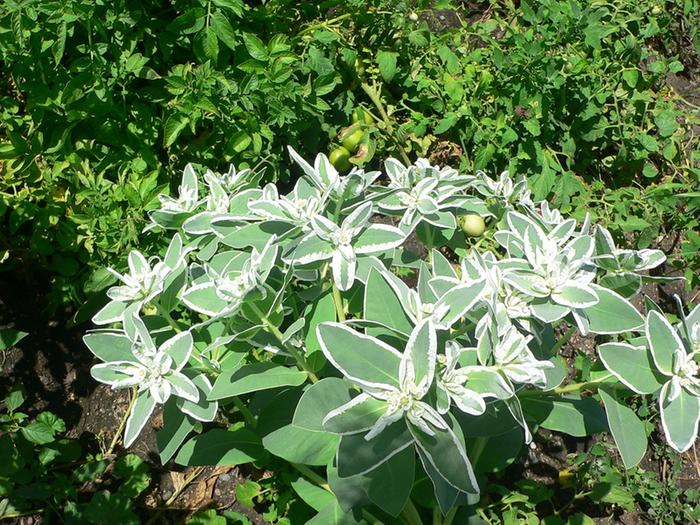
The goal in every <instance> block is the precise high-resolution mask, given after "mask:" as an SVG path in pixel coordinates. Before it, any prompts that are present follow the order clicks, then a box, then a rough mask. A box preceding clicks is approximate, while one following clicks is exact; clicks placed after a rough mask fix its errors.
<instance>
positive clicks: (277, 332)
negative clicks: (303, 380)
mask: <svg viewBox="0 0 700 525" xmlns="http://www.w3.org/2000/svg"><path fill="white" fill-rule="evenodd" d="M249 306H250V308H251V310H253V311H254V312H255V314H256V315H257V316H258V317H259V318H260V321H261V322H262V323H263V325H264V327H265V330H267V331H268V332H269V333H271V334H272V335H274V336H275V338H276V339H277V340H278V341H279V342H280V344H281V345H282V346H283V347H284V348H285V350H287V352H289V353H290V354H291V355H292V357H294V359H295V360H296V362H297V364H298V365H299V367H300V368H301V369H302V370H303V371H304V372H306V373H307V375H308V376H309V379H311V382H312V383H318V377H317V376H316V374H314V372H313V370H311V368H309V365H308V364H307V362H306V359H304V356H303V355H301V354H300V353H299V351H298V350H297V349H296V348H294V347H292V346H289V345H287V344H286V343H285V342H284V334H283V333H282V332H280V330H279V328H277V327H276V326H275V325H274V324H272V322H270V320H269V319H268V318H267V316H266V315H265V314H264V313H263V312H262V310H260V308H258V307H257V305H256V304H255V303H250V304H249Z"/></svg>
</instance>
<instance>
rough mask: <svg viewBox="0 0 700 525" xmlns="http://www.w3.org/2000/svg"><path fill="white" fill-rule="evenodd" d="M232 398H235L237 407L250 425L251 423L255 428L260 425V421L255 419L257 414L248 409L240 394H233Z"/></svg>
mask: <svg viewBox="0 0 700 525" xmlns="http://www.w3.org/2000/svg"><path fill="white" fill-rule="evenodd" d="M231 399H232V400H233V404H234V405H236V408H237V409H238V411H239V412H240V413H241V415H242V416H243V419H245V422H246V423H248V425H250V426H251V427H253V428H255V427H256V426H258V422H257V421H256V420H255V416H254V415H253V413H252V412H251V411H250V410H249V409H248V407H247V406H245V403H243V401H241V398H240V397H238V396H233V397H232V398H231Z"/></svg>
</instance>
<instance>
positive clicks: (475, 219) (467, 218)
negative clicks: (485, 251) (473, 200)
mask: <svg viewBox="0 0 700 525" xmlns="http://www.w3.org/2000/svg"><path fill="white" fill-rule="evenodd" d="M457 222H458V223H459V226H460V227H461V228H462V231H463V232H464V233H465V234H466V235H467V237H481V236H482V235H483V234H484V231H485V230H486V223H485V222H484V219H483V218H482V217H481V216H480V215H474V214H470V215H460V216H459V217H457Z"/></svg>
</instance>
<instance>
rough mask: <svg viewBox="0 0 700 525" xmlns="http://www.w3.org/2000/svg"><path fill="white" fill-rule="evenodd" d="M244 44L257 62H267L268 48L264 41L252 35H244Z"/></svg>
mask: <svg viewBox="0 0 700 525" xmlns="http://www.w3.org/2000/svg"><path fill="white" fill-rule="evenodd" d="M243 43H244V44H245V48H246V49H247V50H248V54H249V55H250V56H251V57H253V58H254V59H255V60H267V47H265V44H264V43H263V41H262V40H260V39H259V38H258V37H257V36H255V35H253V34H251V33H243Z"/></svg>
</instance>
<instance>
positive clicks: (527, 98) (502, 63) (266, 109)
mask: <svg viewBox="0 0 700 525" xmlns="http://www.w3.org/2000/svg"><path fill="white" fill-rule="evenodd" d="M699 68H700V4H699V3H698V0H668V1H651V0H636V1H632V0H614V1H609V2H605V1H598V2H591V1H586V0H530V1H529V2H525V1H520V2H511V1H507V0H504V1H496V0H491V1H479V2H452V5H450V3H449V2H435V1H433V2H429V1H427V0H422V1H398V2H396V1H389V0H327V1H323V2H295V1H291V0H268V1H263V2H244V1H243V0H170V1H155V0H116V1H108V0H95V1H92V2H84V1H80V0H60V1H58V0H57V1H42V0H21V1H18V0H5V1H4V2H3V3H2V4H1V5H0V71H2V73H3V74H2V75H0V122H1V124H2V125H1V126H0V271H3V272H12V274H11V275H19V276H20V277H23V279H24V280H25V281H27V282H33V283H36V284H37V286H39V283H43V282H45V281H48V282H50V284H51V293H50V294H49V296H48V297H47V302H46V308H47V309H53V308H56V307H58V306H61V305H66V304H73V305H77V306H81V305H85V306H83V307H82V308H81V309H79V310H78V316H77V318H76V320H77V321H80V320H83V319H86V318H88V317H89V315H90V314H91V313H92V311H94V304H93V301H97V300H98V299H96V298H97V297H99V295H98V294H96V292H99V291H101V290H102V289H104V288H105V287H106V286H107V285H108V284H109V281H108V280H107V277H106V274H105V272H104V271H103V270H99V268H101V267H104V266H106V265H112V266H114V267H115V268H121V267H123V266H124V261H125V256H126V254H127V253H128V251H129V249H131V248H135V247H138V248H140V249H142V250H144V251H146V252H148V250H149V244H150V243H153V242H157V240H156V239H153V238H150V237H149V236H147V235H144V234H142V233H141V230H142V228H143V226H144V224H145V221H144V218H145V211H146V210H148V209H149V208H151V207H152V206H154V204H155V202H156V196H157V194H158V193H160V192H168V191H170V190H171V189H174V188H173V187H171V186H172V185H171V180H172V181H178V180H179V177H180V175H179V174H180V172H181V170H182V168H183V167H184V165H185V164H186V163H187V162H194V163H198V164H201V165H206V166H208V167H210V168H212V169H218V170H220V171H223V170H226V169H227V168H228V164H229V163H233V164H235V165H236V166H240V167H245V166H250V167H256V168H258V169H264V170H265V177H266V179H267V180H278V181H282V182H287V181H289V179H290V171H289V170H290V164H289V159H288V156H287V153H286V150H285V147H286V145H288V144H289V145H292V146H293V147H294V148H295V149H296V150H297V151H299V152H301V153H302V154H303V155H306V156H307V157H313V156H314V155H315V154H316V153H317V152H318V151H326V152H328V151H330V150H331V149H332V148H333V147H334V145H336V144H337V143H338V142H339V141H338V138H337V136H338V133H339V132H340V131H341V130H342V129H343V128H344V127H346V126H348V125H349V124H350V122H351V114H352V112H353V109H354V108H356V107H358V106H362V107H364V108H365V109H366V110H368V111H369V112H370V113H371V115H372V116H373V118H372V124H371V125H370V126H368V129H366V133H367V135H368V139H369V140H368V146H369V148H368V153H367V155H366V156H364V158H360V159H357V161H356V162H357V163H359V164H361V165H364V166H366V167H374V166H377V165H378V163H379V162H380V161H381V160H382V159H383V158H385V157H387V156H396V157H399V158H404V157H406V156H407V157H409V158H412V159H413V158H415V157H417V156H428V157H430V158H431V159H432V160H433V161H434V162H436V163H444V164H451V165H453V166H455V167H459V168H460V169H462V170H464V171H465V172H473V171H475V170H479V169H481V170H485V171H487V172H488V173H490V174H493V175H496V174H497V173H499V172H500V171H501V170H503V169H510V170H511V171H513V172H517V173H523V174H526V175H527V176H528V178H529V181H530V185H531V188H532V190H533V192H534V194H535V197H536V198H538V199H544V198H547V199H550V200H551V201H552V202H553V203H554V204H555V205H556V206H558V207H560V208H562V209H563V211H566V212H570V213H573V214H574V216H577V217H579V218H582V217H583V214H584V213H585V212H590V213H592V214H593V215H595V216H596V218H597V219H598V220H599V221H602V222H603V223H605V224H607V225H608V227H609V228H610V229H611V231H612V232H613V234H614V235H615V236H616V237H617V240H618V241H620V242H623V243H624V242H626V243H628V244H630V245H635V246H637V247H647V246H651V245H657V244H658V243H659V240H663V239H664V238H666V241H664V242H663V243H662V248H664V249H666V250H667V251H669V250H672V253H671V254H670V260H671V264H672V265H674V266H676V267H677V268H679V269H680V270H682V271H683V272H684V273H685V276H686V278H687V286H688V287H689V288H693V287H694V286H697V285H698V284H699V282H700V272H698V268H700V255H699V250H700V234H699V233H698V229H699V226H700V224H699V223H700V191H699V188H700V148H699V147H698V144H699V139H698V137H697V135H698V125H700V108H698V106H697V105H693V103H692V101H688V100H684V99H683V97H681V96H680V95H679V94H678V92H677V91H676V89H675V88H674V86H678V85H680V83H679V82H678V79H682V80H683V81H684V82H685V85H687V84H690V85H691V86H692V85H693V82H695V86H696V88H695V89H696V90H697V89H698V84H697V82H698V77H700V69H699ZM695 100H696V103H697V98H696V99H695ZM292 177H293V175H292ZM290 182H293V181H290ZM86 301H87V302H86ZM8 417H9V416H8ZM12 421H15V420H13V419H11V418H9V419H8V420H7V421H5V423H6V424H7V425H9V424H10V423H11V422H12ZM13 424H14V423H13ZM24 424H27V422H26V421H24V420H22V421H16V425H17V428H16V429H15V433H17V432H20V431H19V430H18V429H19V426H21V425H24ZM59 427H60V425H58V426H56V427H55V429H54V431H55V432H59V433H60V428H59ZM6 431H8V432H9V430H8V429H6ZM17 435H20V434H17ZM51 436H52V439H53V433H52V434H51ZM5 439H7V438H5ZM17 439H23V438H17ZM30 441H31V440H30ZM33 443H34V445H36V446H39V444H38V443H36V442H33ZM27 450H28V451H30V452H31V450H30V449H29V448H27ZM30 452H27V454H30ZM27 457H28V456H27ZM597 457H598V459H596V461H598V462H605V461H606V460H605V459H604V458H603V456H602V455H598V456H597ZM73 459H74V458H73V457H72V456H71V457H70V461H73ZM18 461H19V460H18ZM22 461H24V460H22ZM129 461H131V460H129ZM580 465H581V464H580V463H575V464H574V465H573V466H574V467H575V468H576V469H577V470H576V472H578V474H577V476H579V478H580V479H578V481H577V483H578V486H579V487H586V486H594V485H595V483H599V482H600V479H599V478H600V476H601V474H600V472H596V471H594V470H591V469H590V468H587V469H582V468H581V466H580ZM606 465H607V466H605V467H604V468H603V471H604V472H603V474H605V472H608V470H610V471H611V472H612V471H614V470H615V469H614V468H613V466H610V465H608V464H607V463H606ZM35 467H36V468H34V469H33V470H32V472H33V474H32V476H34V477H36V475H38V474H36V473H37V472H39V470H41V469H40V468H39V467H41V465H39V466H36V465H35ZM18 468H19V467H18ZM139 468H140V467H139ZM37 469H38V470H37ZM611 476H613V475H612V474H611ZM34 477H31V479H32V480H33V481H32V482H36V480H35V479H34ZM613 477H614V476H613ZM620 483H622V485H623V487H627V488H626V489H625V490H628V491H629V492H631V493H632V494H634V495H635V498H637V499H638V500H639V498H642V500H643V501H642V503H643V504H642V506H644V505H646V506H647V507H648V508H653V505H654V501H656V500H655V498H661V499H662V500H663V502H664V505H667V506H668V508H669V509H671V510H668V512H666V514H665V515H671V514H673V512H676V513H678V515H679V516H684V519H685V517H686V514H683V513H684V512H686V511H685V510H682V509H680V507H679V508H675V507H673V505H674V502H676V501H680V500H679V499H678V497H677V495H674V494H675V493H674V494H671V493H669V494H666V493H665V492H663V490H667V489H663V487H662V488H661V489H658V490H657V489H654V488H653V487H652V482H651V481H649V479H647V477H645V476H644V475H643V474H639V475H638V476H637V477H635V475H633V474H630V475H629V476H628V475H625V477H624V483H623V482H620ZM639 487H646V488H645V489H644V490H646V492H644V491H643V490H642V489H640V488H639ZM650 487H652V488H650ZM512 489H513V487H509V488H508V491H512ZM662 489H663V490H662ZM527 490H528V489H527V487H525V488H522V487H521V492H520V493H524V494H525V496H524V497H525V500H524V502H523V501H520V502H518V501H515V500H513V501H512V502H508V503H502V500H503V498H502V497H500V499H498V498H496V499H495V501H497V502H498V501H501V503H502V504H500V505H501V506H499V507H495V508H493V509H491V510H492V511H493V512H494V513H496V514H494V516H496V515H498V516H500V518H498V519H502V520H505V519H506V517H507V516H510V514H507V515H506V514H503V513H509V512H511V513H514V514H513V516H514V517H513V519H516V517H518V516H520V517H522V516H525V515H527V514H528V513H532V512H534V510H533V509H535V507H536V505H537V503H536V502H537V501H539V500H538V498H540V497H543V496H542V494H532V493H527ZM584 492H586V491H584ZM271 493H272V494H276V492H275V491H273V490H271ZM593 494H594V496H595V493H593ZM640 494H641V496H640ZM659 494H661V495H659ZM52 497H53V496H52ZM494 497H495V496H494ZM585 497H589V495H588V494H587V495H586V496H585ZM687 498H688V500H689V501H696V500H697V495H696V494H694V495H692V496H687ZM69 499H70V498H69ZM545 499H546V498H545ZM251 501H252V500H251ZM542 501H544V500H542ZM593 501H594V502H595V503H601V502H600V501H595V500H593ZM533 502H535V503H533ZM602 503H607V504H611V503H610V502H605V501H603V502H602ZM638 503H640V501H638ZM612 504H617V505H620V503H619V502H613V503H612ZM280 508H282V507H280ZM538 508H541V507H538ZM684 508H685V507H684ZM513 509H515V510H513ZM491 510H490V511H489V512H491ZM499 513H500V514H499ZM508 519H510V518H508ZM202 520H203V521H202V522H203V523H204V522H206V523H208V521H206V520H204V518H202ZM217 523H218V522H217ZM553 523H554V522H553Z"/></svg>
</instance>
